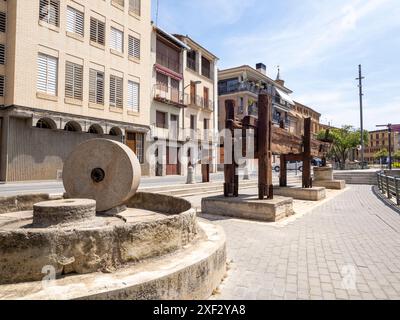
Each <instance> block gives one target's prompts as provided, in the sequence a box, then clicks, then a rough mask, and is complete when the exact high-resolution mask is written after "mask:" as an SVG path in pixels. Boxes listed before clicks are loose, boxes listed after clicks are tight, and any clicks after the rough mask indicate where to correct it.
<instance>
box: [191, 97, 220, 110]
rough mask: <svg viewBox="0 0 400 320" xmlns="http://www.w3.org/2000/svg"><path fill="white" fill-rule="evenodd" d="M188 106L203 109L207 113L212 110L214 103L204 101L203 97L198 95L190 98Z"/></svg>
mask: <svg viewBox="0 0 400 320" xmlns="http://www.w3.org/2000/svg"><path fill="white" fill-rule="evenodd" d="M190 105H191V106H196V107H198V108H201V109H205V110H208V111H213V110H214V101H212V100H205V99H204V98H203V97H200V96H199V95H196V96H191V97H190Z"/></svg>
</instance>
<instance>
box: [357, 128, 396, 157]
mask: <svg viewBox="0 0 400 320" xmlns="http://www.w3.org/2000/svg"><path fill="white" fill-rule="evenodd" d="M382 149H386V150H387V151H389V132H388V130H377V131H370V132H369V144H368V146H366V147H365V150H364V159H365V161H367V162H368V163H371V164H372V163H375V162H377V160H376V159H375V154H376V153H377V152H379V151H381V150H382ZM397 150H400V134H399V133H398V132H393V133H392V152H395V151H397Z"/></svg>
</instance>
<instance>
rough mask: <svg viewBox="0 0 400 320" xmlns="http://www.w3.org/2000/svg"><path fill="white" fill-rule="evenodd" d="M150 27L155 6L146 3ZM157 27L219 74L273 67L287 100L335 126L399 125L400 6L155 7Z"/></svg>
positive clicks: (368, 1) (366, 1)
mask: <svg viewBox="0 0 400 320" xmlns="http://www.w3.org/2000/svg"><path fill="white" fill-rule="evenodd" d="M152 11H153V19H154V20H155V11H156V0H152ZM158 13H159V14H158V25H159V26H160V27H163V28H164V29H166V30H167V31H169V32H171V33H180V34H188V35H189V36H190V37H192V38H193V39H195V40H196V41H197V42H199V43H201V44H202V45H203V46H204V47H206V48H207V49H209V50H210V51H212V52H213V53H215V54H216V55H217V56H218V57H219V58H220V62H219V67H220V68H222V69H223V68H227V67H233V66H237V65H243V64H249V65H251V66H253V65H255V64H256V63H257V62H264V63H265V64H266V65H267V73H268V75H269V76H270V77H273V78H275V77H276V73H277V66H278V65H279V66H280V67H281V74H282V78H284V80H285V81H286V85H287V86H288V87H289V88H290V89H292V90H293V92H294V93H293V97H294V98H295V99H296V100H297V101H299V102H302V103H304V104H306V105H309V106H310V107H313V108H315V109H316V110H317V111H319V112H320V113H322V117H321V121H322V122H324V123H327V122H329V121H330V122H332V123H333V125H335V126H341V125H343V124H351V125H354V126H356V127H359V126H360V120H359V102H358V101H359V100H358V87H357V83H356V80H355V78H357V76H358V65H359V64H360V63H361V64H362V65H363V72H364V76H365V77H366V79H365V81H364V93H365V96H364V105H365V110H364V113H365V117H364V121H365V127H366V129H369V130H375V125H376V124H384V123H400V63H399V59H400V0H301V1H300V0H273V1H272V0H247V1H243V0H187V1H183V0H159V11H158Z"/></svg>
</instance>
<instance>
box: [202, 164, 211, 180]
mask: <svg viewBox="0 0 400 320" xmlns="http://www.w3.org/2000/svg"><path fill="white" fill-rule="evenodd" d="M201 175H202V181H203V183H207V182H210V165H209V164H202V165H201Z"/></svg>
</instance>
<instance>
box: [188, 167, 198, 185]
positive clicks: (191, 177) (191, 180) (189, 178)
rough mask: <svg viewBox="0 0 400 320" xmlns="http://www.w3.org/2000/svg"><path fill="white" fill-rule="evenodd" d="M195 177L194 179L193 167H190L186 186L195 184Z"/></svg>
mask: <svg viewBox="0 0 400 320" xmlns="http://www.w3.org/2000/svg"><path fill="white" fill-rule="evenodd" d="M195 183H196V181H195V177H194V168H193V167H192V166H190V167H189V168H188V172H187V180H186V184H195Z"/></svg>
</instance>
